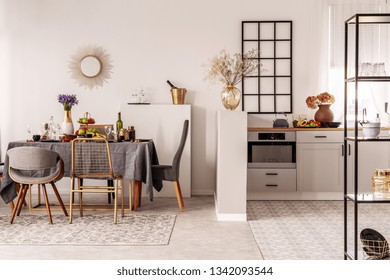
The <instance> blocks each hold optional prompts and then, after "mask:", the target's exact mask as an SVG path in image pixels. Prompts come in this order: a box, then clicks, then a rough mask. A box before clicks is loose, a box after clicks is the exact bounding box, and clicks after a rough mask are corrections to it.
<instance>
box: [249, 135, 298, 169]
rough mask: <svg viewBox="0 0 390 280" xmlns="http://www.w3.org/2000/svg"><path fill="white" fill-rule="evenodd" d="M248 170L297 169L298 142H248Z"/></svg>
mask: <svg viewBox="0 0 390 280" xmlns="http://www.w3.org/2000/svg"><path fill="white" fill-rule="evenodd" d="M248 168H296V142H285V141H281V142H277V141H264V142H262V141H254V142H248Z"/></svg>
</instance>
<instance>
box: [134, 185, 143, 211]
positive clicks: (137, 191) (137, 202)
mask: <svg viewBox="0 0 390 280" xmlns="http://www.w3.org/2000/svg"><path fill="white" fill-rule="evenodd" d="M141 194H142V181H138V180H134V211H137V208H138V207H140V206H141Z"/></svg>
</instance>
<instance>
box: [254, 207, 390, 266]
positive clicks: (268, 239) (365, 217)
mask: <svg viewBox="0 0 390 280" xmlns="http://www.w3.org/2000/svg"><path fill="white" fill-rule="evenodd" d="M352 207H353V205H352V203H350V204H349V205H348V216H349V218H348V221H349V223H348V234H349V236H350V237H351V238H349V242H348V247H349V248H353V243H352V242H353V238H352V232H353V224H352V221H353V220H352V210H353V208H352ZM247 210H248V222H249V225H250V228H251V230H252V233H253V236H254V238H255V240H256V243H257V245H258V247H259V250H260V252H261V254H262V256H263V258H264V259H265V260H342V259H344V207H343V201H248V209H247ZM389 216H390V207H389V205H386V204H360V205H359V226H358V228H359V230H358V232H360V231H361V230H362V229H363V228H372V229H375V230H376V231H378V232H380V233H381V234H382V235H383V236H384V237H385V238H386V239H387V240H388V241H389V242H390V237H389V236H390V223H389V222H388V217H389ZM359 242H360V241H359Z"/></svg>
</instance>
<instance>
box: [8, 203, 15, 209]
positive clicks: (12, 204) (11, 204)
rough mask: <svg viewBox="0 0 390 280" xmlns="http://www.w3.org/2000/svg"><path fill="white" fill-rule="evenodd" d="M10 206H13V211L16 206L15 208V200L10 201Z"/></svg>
mask: <svg viewBox="0 0 390 280" xmlns="http://www.w3.org/2000/svg"><path fill="white" fill-rule="evenodd" d="M9 208H11V211H13V210H14V208H15V204H14V202H13V201H11V202H10V203H9Z"/></svg>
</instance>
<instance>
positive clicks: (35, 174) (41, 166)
mask: <svg viewBox="0 0 390 280" xmlns="http://www.w3.org/2000/svg"><path fill="white" fill-rule="evenodd" d="M7 155H8V158H9V169H8V174H9V176H10V177H11V179H12V180H13V181H14V182H16V183H18V184H19V185H20V189H19V194H18V199H17V202H16V205H15V207H14V208H13V211H12V215H11V220H10V223H11V224H12V223H13V221H14V219H15V216H16V215H18V216H19V215H20V211H21V209H22V206H23V202H24V201H25V198H26V194H27V191H28V190H29V189H30V188H31V186H32V185H38V186H39V185H40V186H41V187H42V189H43V194H44V198H45V203H46V211H47V214H48V217H49V222H50V223H51V224H52V223H53V219H52V216H51V211H50V203H49V198H48V195H47V192H46V186H45V185H46V184H51V186H52V188H53V191H54V193H55V195H56V197H57V199H58V202H59V203H60V206H61V208H62V211H63V212H64V214H65V216H68V212H67V211H66V209H65V206H64V203H63V202H62V199H61V196H60V194H59V193H58V190H57V187H56V185H55V182H57V181H58V180H60V179H61V178H62V177H63V175H64V163H63V161H62V159H61V157H60V156H59V154H57V153H56V152H54V151H51V150H48V149H44V148H40V147H17V148H13V149H10V150H8V151H7Z"/></svg>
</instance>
